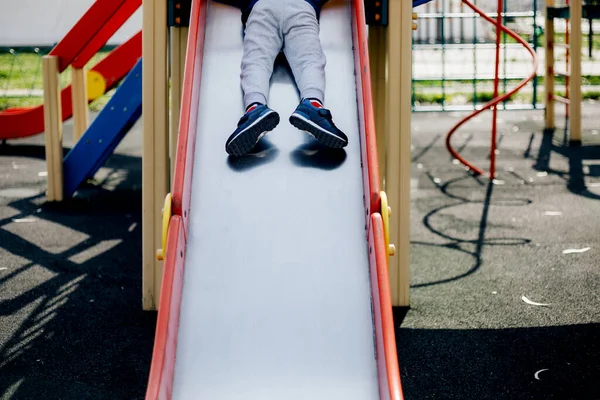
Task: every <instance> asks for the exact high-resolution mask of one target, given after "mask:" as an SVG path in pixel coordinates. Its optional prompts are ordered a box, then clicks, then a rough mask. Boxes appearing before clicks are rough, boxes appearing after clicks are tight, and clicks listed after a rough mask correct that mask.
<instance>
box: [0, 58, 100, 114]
mask: <svg viewBox="0 0 600 400" xmlns="http://www.w3.org/2000/svg"><path fill="white" fill-rule="evenodd" d="M111 48H112V47H111ZM111 48H109V47H107V48H106V49H103V50H102V51H101V52H99V53H98V54H96V55H95V56H94V57H93V58H92V59H91V60H90V62H89V63H88V66H87V68H88V69H89V67H91V66H93V65H95V64H96V63H98V62H99V61H100V60H101V59H102V58H104V57H105V56H106V54H107V53H108V51H109V50H110V49H111ZM51 50H52V47H0V111H2V110H5V109H8V108H15V107H29V106H35V105H40V104H42V103H43V97H44V93H43V82H42V57H43V56H45V55H47V54H49V53H50V51H51ZM60 84H61V87H62V88H65V87H66V86H68V85H70V84H71V68H70V67H69V68H67V69H66V70H65V71H64V72H63V73H62V74H61V75H60ZM103 100H105V99H103ZM102 102H103V101H102V100H101V101H98V100H96V101H95V102H94V103H92V105H91V107H92V109H94V107H97V106H99V105H100V103H102Z"/></svg>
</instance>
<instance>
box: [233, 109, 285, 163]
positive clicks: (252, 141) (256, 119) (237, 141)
mask: <svg viewBox="0 0 600 400" xmlns="http://www.w3.org/2000/svg"><path fill="white" fill-rule="evenodd" d="M278 124H279V114H277V112H276V111H273V110H271V109H270V108H269V107H267V106H266V105H264V104H258V105H253V106H251V107H249V108H248V111H246V113H245V114H244V115H243V116H242V118H240V120H239V122H238V125H237V129H236V130H235V131H234V132H233V133H232V134H231V136H229V138H228V139H227V143H226V144H225V150H226V151H227V153H228V154H230V155H232V156H235V157H240V156H243V155H245V154H247V153H248V152H250V150H252V149H253V148H254V146H255V145H256V143H258V141H259V140H260V138H262V137H263V136H264V135H265V134H266V133H267V132H269V131H272V130H273V129H275V127H276V126H277V125H278Z"/></svg>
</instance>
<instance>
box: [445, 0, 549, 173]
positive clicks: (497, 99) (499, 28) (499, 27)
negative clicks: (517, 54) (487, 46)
mask: <svg viewBox="0 0 600 400" xmlns="http://www.w3.org/2000/svg"><path fill="white" fill-rule="evenodd" d="M462 1H463V3H464V4H465V5H467V6H468V7H469V8H471V9H472V10H473V11H474V12H476V13H477V14H479V15H480V16H481V17H482V18H483V19H485V20H486V21H488V22H489V23H491V24H494V25H495V26H496V57H495V70H494V95H493V98H492V100H491V101H489V102H488V103H486V104H485V105H483V106H482V107H481V108H480V109H478V110H477V111H475V112H473V113H471V114H469V115H468V116H467V117H465V118H463V119H461V120H460V121H459V122H458V123H457V124H456V125H454V126H453V127H452V129H450V131H449V132H448V133H447V135H446V148H447V149H448V152H449V153H450V154H451V155H452V156H453V157H454V158H456V159H457V160H458V161H459V162H460V163H461V164H463V165H464V166H465V167H466V168H467V169H468V170H469V171H471V172H472V173H473V174H475V175H483V174H485V172H484V170H483V169H481V168H479V167H477V166H475V165H473V164H472V163H470V162H469V161H467V160H466V159H464V158H463V157H462V156H461V155H460V154H459V153H458V152H457V151H456V150H455V149H454V147H452V135H454V133H456V132H457V131H458V129H459V128H460V127H461V126H463V125H464V124H465V123H467V122H468V121H469V120H471V119H472V118H475V117H476V116H477V115H479V114H481V113H482V112H484V111H486V110H492V113H493V114H492V134H491V144H490V167H489V171H488V176H489V179H490V180H491V181H492V182H493V181H494V179H495V177H496V148H497V117H498V109H497V107H496V106H497V105H498V104H500V103H502V102H503V101H505V100H506V99H508V98H509V97H510V96H512V95H514V94H515V93H517V92H518V91H519V90H520V89H522V88H523V87H524V86H525V85H526V84H527V83H528V82H529V81H531V80H532V79H533V78H534V77H535V74H536V71H537V65H538V61H537V56H536V54H535V52H534V51H533V49H532V48H531V46H529V44H528V43H527V42H526V41H525V40H524V39H523V38H521V37H520V36H519V35H517V34H516V33H515V32H513V31H511V30H510V29H508V28H507V27H506V26H504V25H503V24H502V10H503V9H504V7H503V4H504V0H498V3H497V8H496V15H497V17H496V21H494V20H493V19H492V18H490V17H489V16H487V15H486V14H485V12H484V11H483V10H481V9H480V8H478V7H477V6H475V4H473V3H471V2H470V1H468V0H462ZM500 32H506V33H507V34H508V35H509V36H511V37H512V38H513V39H515V40H516V41H517V42H519V43H520V44H522V45H523V46H524V47H525V49H526V50H527V51H528V52H529V53H530V54H531V56H532V58H533V68H532V72H531V74H530V75H529V76H528V77H527V78H525V79H524V80H522V81H521V82H520V83H519V84H518V85H517V86H516V87H515V88H513V89H512V90H510V91H508V92H507V93H505V94H503V95H500V94H499V83H500V77H499V74H500Z"/></svg>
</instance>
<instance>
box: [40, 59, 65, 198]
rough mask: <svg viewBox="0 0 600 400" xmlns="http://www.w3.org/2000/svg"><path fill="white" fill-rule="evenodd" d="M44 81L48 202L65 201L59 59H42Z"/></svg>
mask: <svg viewBox="0 0 600 400" xmlns="http://www.w3.org/2000/svg"><path fill="white" fill-rule="evenodd" d="M42 71H43V80H44V133H45V142H46V168H47V170H48V190H47V193H46V198H47V199H48V201H62V200H63V169H62V165H63V164H62V160H63V151H62V134H63V132H62V107H61V101H60V81H59V72H58V57H56V56H44V57H43V58H42Z"/></svg>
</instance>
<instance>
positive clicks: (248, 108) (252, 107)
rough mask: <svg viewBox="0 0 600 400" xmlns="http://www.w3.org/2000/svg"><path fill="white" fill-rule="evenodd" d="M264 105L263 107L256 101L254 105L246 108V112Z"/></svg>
mask: <svg viewBox="0 0 600 400" xmlns="http://www.w3.org/2000/svg"><path fill="white" fill-rule="evenodd" d="M262 105H263V103H261V102H258V101H255V102H254V103H252V104H250V105H249V106H248V107H246V112H250V111H252V110H254V109H255V108H256V107H258V106H262Z"/></svg>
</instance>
